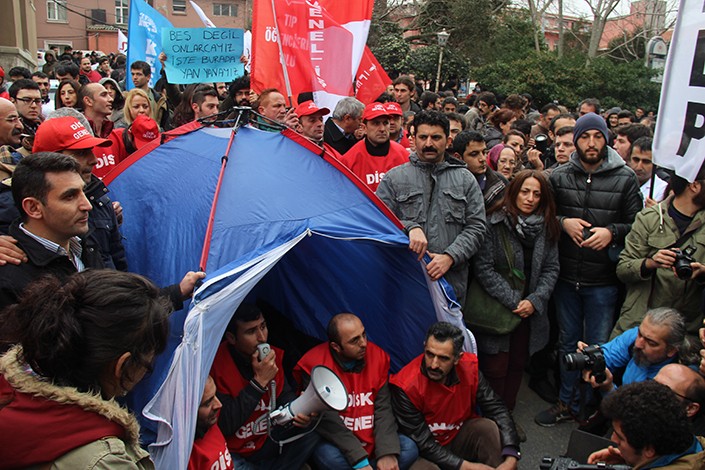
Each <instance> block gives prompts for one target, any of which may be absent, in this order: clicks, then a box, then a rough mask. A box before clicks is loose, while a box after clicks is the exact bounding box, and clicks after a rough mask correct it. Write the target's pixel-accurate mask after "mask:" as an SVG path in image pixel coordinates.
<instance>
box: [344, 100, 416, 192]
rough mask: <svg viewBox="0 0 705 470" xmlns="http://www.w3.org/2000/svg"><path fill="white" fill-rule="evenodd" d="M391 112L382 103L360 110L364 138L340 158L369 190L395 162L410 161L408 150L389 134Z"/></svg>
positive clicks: (375, 187)
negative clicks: (394, 140)
mask: <svg viewBox="0 0 705 470" xmlns="http://www.w3.org/2000/svg"><path fill="white" fill-rule="evenodd" d="M389 121H390V115H389V111H388V110H387V107H386V106H385V105H383V104H382V103H370V104H368V105H367V106H366V107H365V111H364V112H363V113H362V127H363V129H364V130H365V138H364V139H362V140H361V141H359V142H358V143H356V144H355V145H353V146H352V148H351V149H350V150H348V152H347V153H346V154H345V155H343V156H342V158H341V159H340V161H341V162H342V163H343V164H344V165H345V166H347V167H348V168H350V170H351V171H352V172H353V173H355V174H356V175H357V177H358V178H360V179H361V180H362V181H363V182H364V183H365V184H366V185H367V187H368V188H370V189H371V190H372V191H376V190H377V186H379V182H380V181H382V178H384V175H385V174H386V173H387V171H389V170H390V169H392V168H394V167H395V166H399V165H402V164H404V163H406V162H408V161H409V152H408V151H407V150H406V149H405V148H404V147H402V146H401V145H399V144H398V143H396V142H392V141H391V140H390V137H389Z"/></svg>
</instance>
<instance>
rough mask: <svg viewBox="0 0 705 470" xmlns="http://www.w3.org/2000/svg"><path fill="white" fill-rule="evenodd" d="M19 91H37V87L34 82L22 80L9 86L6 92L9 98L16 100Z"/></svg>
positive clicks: (26, 79)
mask: <svg viewBox="0 0 705 470" xmlns="http://www.w3.org/2000/svg"><path fill="white" fill-rule="evenodd" d="M20 90H39V85H37V82H35V81H34V80H30V79H29V78H22V79H20V80H17V81H16V82H14V83H13V84H12V85H10V89H9V90H7V92H8V93H9V94H10V98H17V93H19V92H20Z"/></svg>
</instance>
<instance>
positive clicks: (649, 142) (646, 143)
mask: <svg viewBox="0 0 705 470" xmlns="http://www.w3.org/2000/svg"><path fill="white" fill-rule="evenodd" d="M653 143H654V139H652V138H651V137H648V136H644V137H639V138H638V139H636V140H635V141H634V142H632V150H634V147H639V149H640V150H641V151H642V152H651V147H652V146H653Z"/></svg>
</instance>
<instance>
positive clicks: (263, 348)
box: [257, 343, 272, 361]
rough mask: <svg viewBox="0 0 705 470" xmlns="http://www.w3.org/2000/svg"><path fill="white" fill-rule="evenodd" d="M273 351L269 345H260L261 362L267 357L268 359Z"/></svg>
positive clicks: (258, 347) (258, 346) (258, 348)
mask: <svg viewBox="0 0 705 470" xmlns="http://www.w3.org/2000/svg"><path fill="white" fill-rule="evenodd" d="M271 350H272V348H270V347H269V344H267V343H262V344H258V345H257V351H259V360H260V361H262V360H263V359H264V358H265V357H267V356H268V355H269V351H271Z"/></svg>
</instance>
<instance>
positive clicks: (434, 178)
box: [377, 111, 487, 305]
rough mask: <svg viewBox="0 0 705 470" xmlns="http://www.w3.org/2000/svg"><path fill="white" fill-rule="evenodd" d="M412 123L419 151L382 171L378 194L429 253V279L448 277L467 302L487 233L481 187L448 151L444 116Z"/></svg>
mask: <svg viewBox="0 0 705 470" xmlns="http://www.w3.org/2000/svg"><path fill="white" fill-rule="evenodd" d="M413 125H414V142H415V146H416V147H415V148H416V151H415V152H414V153H412V154H411V155H410V156H409V162H408V163H405V164H403V165H399V166H397V167H394V168H392V169H391V170H389V171H388V172H387V173H386V174H385V175H384V179H382V181H381V183H380V184H379V186H378V187H377V196H379V198H380V199H381V200H382V201H383V202H384V203H385V204H386V205H387V207H389V209H390V210H391V211H392V212H393V213H394V214H395V215H396V216H397V217H398V218H399V220H400V221H401V223H402V224H403V225H404V229H405V230H406V233H407V234H408V235H409V249H410V250H411V251H413V252H414V253H416V255H417V256H418V259H419V261H421V260H422V259H423V258H424V256H426V255H427V254H428V256H429V257H430V261H429V262H428V264H426V272H427V273H428V275H429V277H430V278H431V280H432V281H437V280H439V279H440V278H441V277H445V279H446V281H448V283H449V284H450V285H451V286H453V291H454V292H455V296H456V298H457V299H458V301H459V302H460V304H461V305H463V302H464V300H465V292H466V290H467V284H468V274H469V261H470V258H472V256H473V255H474V254H475V253H477V250H479V249H480V245H481V243H482V239H483V238H484V236H485V232H486V231H487V223H486V221H485V205H484V204H483V200H482V191H481V190H480V186H479V185H478V184H477V180H476V179H475V177H473V176H472V174H471V173H470V172H469V171H467V167H466V165H465V163H464V162H462V161H460V160H458V159H456V158H454V157H453V155H451V154H450V153H448V152H447V147H448V139H449V138H450V123H449V122H448V118H447V117H446V115H445V114H442V113H440V112H438V111H422V112H420V113H418V114H416V115H415V116H414V124H413Z"/></svg>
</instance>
